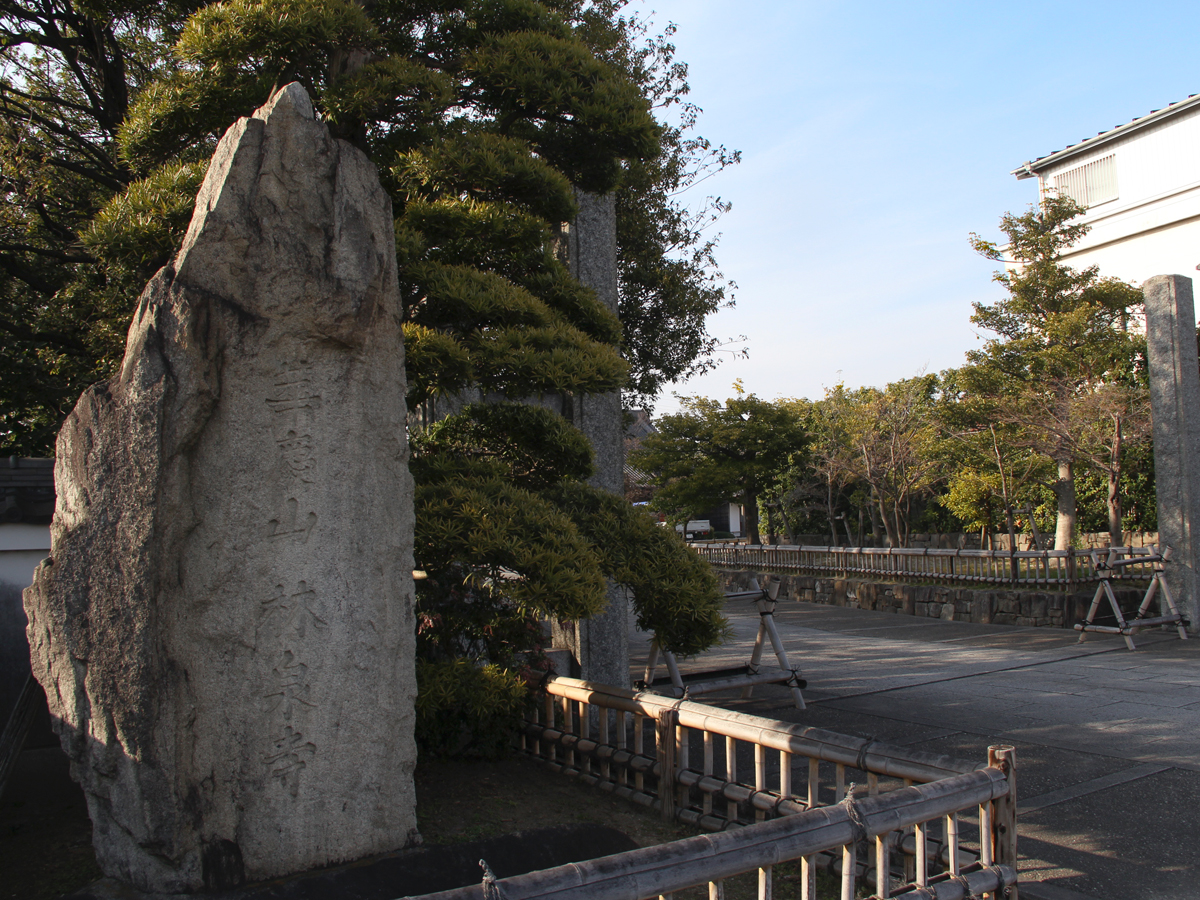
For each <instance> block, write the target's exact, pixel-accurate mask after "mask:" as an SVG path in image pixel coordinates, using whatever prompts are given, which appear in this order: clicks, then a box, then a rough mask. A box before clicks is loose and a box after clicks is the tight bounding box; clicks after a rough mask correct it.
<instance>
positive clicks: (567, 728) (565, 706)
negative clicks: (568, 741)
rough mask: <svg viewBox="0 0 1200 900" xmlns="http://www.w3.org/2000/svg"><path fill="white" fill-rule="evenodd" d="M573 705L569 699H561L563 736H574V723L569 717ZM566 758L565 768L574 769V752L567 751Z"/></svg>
mask: <svg viewBox="0 0 1200 900" xmlns="http://www.w3.org/2000/svg"><path fill="white" fill-rule="evenodd" d="M573 705H574V704H573V703H572V702H571V698H570V697H563V698H562V711H563V734H574V733H575V723H574V722H573V721H572V717H571V707H572V706H573ZM566 757H567V758H566V764H567V768H570V769H573V768H575V751H574V750H568V751H567V754H566Z"/></svg>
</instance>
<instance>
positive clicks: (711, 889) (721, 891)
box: [708, 878, 725, 900]
mask: <svg viewBox="0 0 1200 900" xmlns="http://www.w3.org/2000/svg"><path fill="white" fill-rule="evenodd" d="M708 900H725V879H723V878H722V879H721V880H720V881H710V882H709V883H708Z"/></svg>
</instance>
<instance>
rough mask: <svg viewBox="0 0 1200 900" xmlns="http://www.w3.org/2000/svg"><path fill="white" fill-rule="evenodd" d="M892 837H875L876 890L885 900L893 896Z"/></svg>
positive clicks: (886, 835) (882, 835)
mask: <svg viewBox="0 0 1200 900" xmlns="http://www.w3.org/2000/svg"><path fill="white" fill-rule="evenodd" d="M890 837H891V835H890V834H889V833H884V834H878V835H876V836H875V890H876V893H877V894H878V896H879V897H881V898H883V900H887V898H888V897H890V896H892V888H891V883H890V882H891V868H892V860H891V853H890V852H889V850H890V849H891V848H890V844H889V840H888V839H889V838H890Z"/></svg>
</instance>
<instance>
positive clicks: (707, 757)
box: [700, 729, 713, 816]
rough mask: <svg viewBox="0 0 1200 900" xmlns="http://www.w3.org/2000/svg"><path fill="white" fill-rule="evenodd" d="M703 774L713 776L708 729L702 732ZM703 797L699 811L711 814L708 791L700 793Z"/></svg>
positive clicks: (710, 740)
mask: <svg viewBox="0 0 1200 900" xmlns="http://www.w3.org/2000/svg"><path fill="white" fill-rule="evenodd" d="M704 774H705V775H706V776H708V777H710V778H711V777H712V774H713V733H712V732H711V731H709V730H708V729H705V730H704ZM701 793H702V794H703V795H704V796H703V798H702V799H701V806H700V811H701V812H702V813H703V814H704V815H706V816H707V815H711V814H712V805H713V803H712V794H710V793H709V792H708V791H701Z"/></svg>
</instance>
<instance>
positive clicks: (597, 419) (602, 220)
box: [554, 190, 629, 686]
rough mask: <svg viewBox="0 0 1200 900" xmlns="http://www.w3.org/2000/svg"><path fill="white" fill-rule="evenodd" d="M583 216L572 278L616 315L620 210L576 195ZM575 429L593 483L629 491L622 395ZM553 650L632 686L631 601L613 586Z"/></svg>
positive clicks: (582, 410) (574, 242) (588, 675)
mask: <svg viewBox="0 0 1200 900" xmlns="http://www.w3.org/2000/svg"><path fill="white" fill-rule="evenodd" d="M575 199H576V202H577V203H578V204H579V215H578V216H576V218H575V221H574V222H572V223H571V225H570V226H569V228H568V229H567V233H566V239H567V240H566V253H567V262H568V265H569V266H570V269H571V274H572V275H574V276H575V277H576V278H578V279H579V280H580V281H581V282H583V283H584V284H585V285H587V286H588V287H590V288H591V289H592V290H593V291H595V292H596V296H597V297H598V298H599V299H600V301H601V302H602V303H603V304H604V305H605V306H607V307H608V308H609V309H610V310H612V311H613V312H614V313H616V312H617V210H616V200H615V198H614V197H613V196H612V195H611V194H609V195H605V196H597V195H594V194H586V193H584V192H582V191H578V190H577V191H576V192H575ZM574 421H575V425H576V426H577V427H578V428H579V429H580V430H582V431H583V433H584V434H585V435H586V436H587V438H588V440H589V441H590V442H591V444H592V449H593V450H594V451H595V454H596V460H595V462H596V472H595V474H594V475H593V476H592V478H591V481H590V483H591V484H592V485H593V486H595V487H599V488H603V489H604V490H607V491H611V492H613V493H614V494H620V493H622V492H623V491H624V489H625V481H624V466H625V449H624V444H623V443H622V439H621V438H622V434H623V432H624V428H623V425H622V422H623V420H622V414H621V394H620V392H619V391H614V392H612V393H610V394H592V395H589V396H587V397H580V398H576V400H575V406H574ZM554 646H555V647H556V648H561V649H567V650H570V651H571V653H572V655H573V656H574V657H575V661H576V663H577V664H578V666H579V677H581V678H585V679H587V680H589V681H599V682H603V683H604V684H614V685H618V686H628V684H629V597H628V594H627V592H626V591H625V590H624V589H623V588H620V587H618V586H616V585H615V584H609V586H608V605H607V607H606V608H605V610H604V611H603V612H602V613H600V614H599V615H597V616H593V617H592V618H591V619H587V620H584V621H580V622H573V623H569V624H568V625H565V626H564V625H557V624H556V625H555V626H554Z"/></svg>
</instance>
